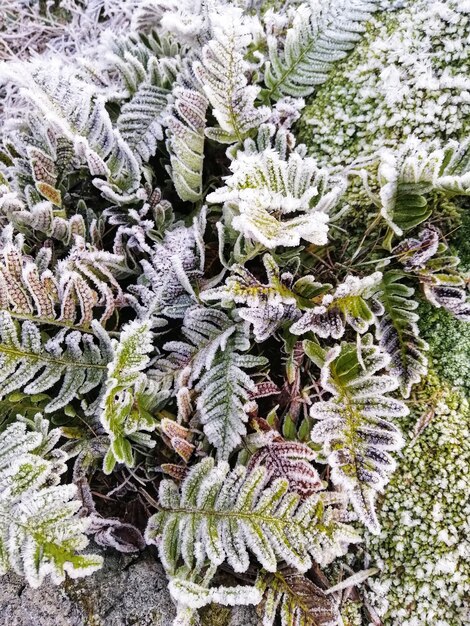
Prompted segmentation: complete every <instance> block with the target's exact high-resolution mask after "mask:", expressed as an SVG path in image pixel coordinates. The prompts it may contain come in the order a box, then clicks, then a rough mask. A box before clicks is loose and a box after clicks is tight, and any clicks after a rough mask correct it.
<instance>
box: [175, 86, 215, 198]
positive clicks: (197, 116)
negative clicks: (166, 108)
mask: <svg viewBox="0 0 470 626" xmlns="http://www.w3.org/2000/svg"><path fill="white" fill-rule="evenodd" d="M172 97H173V100H174V102H173V104H172V107H171V112H170V114H169V115H168V116H167V117H166V119H165V124H166V126H167V132H166V135H167V148H168V152H169V153H170V162H171V176H172V180H173V183H174V185H175V189H176V191H177V193H178V195H179V197H180V198H181V199H182V200H189V201H190V202H196V201H197V200H199V199H200V198H201V196H202V168H203V163H204V130H205V127H206V111H207V107H208V104H209V103H208V101H207V98H206V97H205V96H204V94H203V93H202V92H201V91H200V90H198V89H196V88H195V86H193V85H191V86H185V85H176V86H175V88H174V89H173V92H172Z"/></svg>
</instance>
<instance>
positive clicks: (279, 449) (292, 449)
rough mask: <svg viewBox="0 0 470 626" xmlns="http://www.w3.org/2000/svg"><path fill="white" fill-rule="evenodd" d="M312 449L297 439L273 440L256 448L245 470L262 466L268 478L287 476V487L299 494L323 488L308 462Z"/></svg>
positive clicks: (312, 453)
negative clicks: (258, 448)
mask: <svg viewBox="0 0 470 626" xmlns="http://www.w3.org/2000/svg"><path fill="white" fill-rule="evenodd" d="M314 458H315V453H314V452H313V451H312V450H311V449H310V448H309V447H308V446H306V445H305V444H303V443H300V442H297V441H273V442H272V443H269V444H268V445H266V446H263V447H262V448H260V450H257V451H256V452H255V454H254V455H253V456H252V457H251V459H250V463H249V464H248V471H251V470H253V468H255V467H264V468H265V469H266V476H267V479H268V480H269V481H271V480H275V479H276V478H286V479H287V480H288V481H289V489H290V490H291V491H295V492H296V493H298V494H299V495H300V496H302V497H308V496H311V495H312V494H313V493H315V492H317V491H319V490H320V489H321V488H322V482H321V480H320V476H319V475H318V472H317V470H316V469H315V468H314V467H313V466H312V465H311V461H313V460H314Z"/></svg>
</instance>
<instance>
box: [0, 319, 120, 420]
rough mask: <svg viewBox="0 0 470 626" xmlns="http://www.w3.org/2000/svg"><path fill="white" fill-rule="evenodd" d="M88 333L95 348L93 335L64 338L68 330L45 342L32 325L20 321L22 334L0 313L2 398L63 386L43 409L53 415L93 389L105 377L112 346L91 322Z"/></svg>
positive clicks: (70, 335)
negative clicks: (16, 393)
mask: <svg viewBox="0 0 470 626" xmlns="http://www.w3.org/2000/svg"><path fill="white" fill-rule="evenodd" d="M92 329H93V331H94V332H95V334H96V337H97V338H98V345H97V344H96V342H95V341H94V338H93V335H91V334H81V333H80V332H79V331H76V330H74V331H72V332H69V333H68V332H67V329H62V330H60V331H59V332H58V333H57V334H56V335H55V336H54V337H53V338H51V339H49V340H47V341H46V342H45V343H44V341H43V338H42V337H41V333H40V331H39V328H38V327H37V326H36V325H35V324H34V323H33V322H31V321H29V320H27V321H25V322H23V324H22V326H21V333H20V332H19V328H18V326H17V325H15V323H14V321H13V320H12V318H11V316H10V315H9V314H8V313H7V312H5V311H0V397H1V398H3V397H5V396H6V395H7V394H8V393H11V392H12V391H17V390H21V391H23V392H24V393H27V394H37V393H42V392H45V391H48V390H49V389H52V388H53V387H54V386H55V385H57V384H58V383H59V382H61V386H60V389H58V391H55V392H54V398H53V399H52V400H50V402H48V403H47V404H46V406H45V409H44V410H45V411H46V412H52V411H56V410H58V409H61V408H63V407H64V406H66V405H67V404H68V403H69V402H70V401H71V400H73V399H74V398H76V397H82V396H83V394H86V393H88V392H90V391H92V390H93V389H95V388H97V387H98V386H99V385H100V384H101V382H102V380H103V378H104V376H105V373H106V364H107V362H108V360H109V359H110V354H111V347H110V343H109V338H108V336H107V334H106V332H105V331H104V330H103V329H102V327H101V326H100V324H99V323H98V322H97V321H93V322H92Z"/></svg>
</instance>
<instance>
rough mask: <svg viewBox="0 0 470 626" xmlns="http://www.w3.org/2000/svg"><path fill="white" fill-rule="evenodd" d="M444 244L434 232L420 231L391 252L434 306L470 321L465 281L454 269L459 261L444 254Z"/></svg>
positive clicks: (429, 230) (445, 245)
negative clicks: (415, 279) (421, 287)
mask: <svg viewBox="0 0 470 626" xmlns="http://www.w3.org/2000/svg"><path fill="white" fill-rule="evenodd" d="M446 251H447V244H445V243H443V242H441V243H439V235H438V233H437V232H436V231H435V230H433V229H430V228H425V229H423V230H422V231H421V232H420V233H419V235H418V236H417V237H412V238H409V239H405V240H404V241H402V242H401V243H400V244H399V245H398V246H397V247H396V248H394V253H395V254H396V255H397V257H398V260H399V261H401V262H402V263H403V265H404V267H405V269H406V270H407V271H408V272H409V273H410V274H412V275H415V276H417V277H418V279H419V281H420V283H421V284H422V285H423V289H424V295H425V296H426V298H427V299H428V300H429V301H430V302H431V304H433V305H434V306H435V307H438V308H439V307H443V308H444V309H446V310H447V311H449V313H451V315H453V316H454V317H455V318H456V319H458V320H460V321H462V322H468V321H470V300H469V299H468V298H467V293H466V290H465V279H464V278H463V277H462V276H461V275H460V273H459V271H458V270H457V266H458V265H459V263H460V259H459V258H458V257H456V256H452V255H449V254H446Z"/></svg>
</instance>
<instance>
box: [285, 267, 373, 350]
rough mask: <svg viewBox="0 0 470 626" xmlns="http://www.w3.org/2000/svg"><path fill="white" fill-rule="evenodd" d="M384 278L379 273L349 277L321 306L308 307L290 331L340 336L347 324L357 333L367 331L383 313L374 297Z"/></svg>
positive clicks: (322, 335)
mask: <svg viewBox="0 0 470 626" xmlns="http://www.w3.org/2000/svg"><path fill="white" fill-rule="evenodd" d="M381 279H382V274H381V273H380V272H374V273H373V274H371V275H370V276H365V277H364V278H358V277H356V276H347V277H346V279H345V280H344V282H343V283H341V284H340V285H339V286H338V287H337V288H336V290H335V291H334V293H332V294H326V295H324V296H323V298H322V302H321V305H320V306H316V307H314V308H313V309H310V310H307V311H306V312H305V313H304V314H303V316H302V317H301V318H300V319H299V320H298V321H297V322H295V323H294V324H293V325H292V326H291V328H290V331H291V332H292V333H293V334H294V335H302V334H303V333H306V332H309V331H312V332H314V333H316V334H317V335H318V336H319V337H324V338H326V337H333V338H334V339H339V338H340V337H342V336H343V335H344V332H345V330H346V324H348V325H350V326H351V327H352V328H353V329H354V330H355V331H357V332H358V333H365V332H366V331H367V330H368V329H369V327H370V325H371V324H375V323H376V322H377V316H379V315H381V314H382V313H383V307H382V305H381V304H380V302H379V301H378V300H377V298H375V297H374V296H375V292H376V291H377V287H378V285H379V283H380V281H381Z"/></svg>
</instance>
